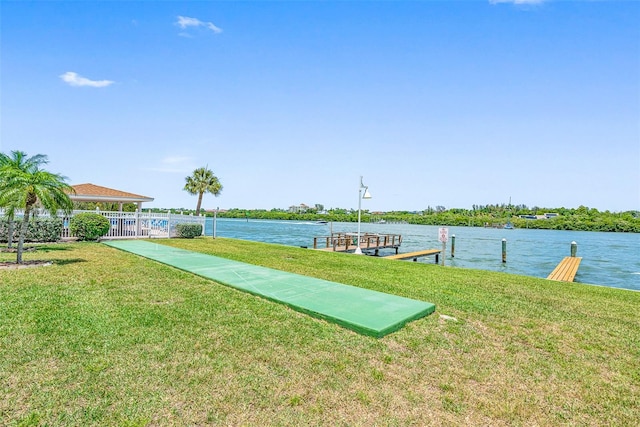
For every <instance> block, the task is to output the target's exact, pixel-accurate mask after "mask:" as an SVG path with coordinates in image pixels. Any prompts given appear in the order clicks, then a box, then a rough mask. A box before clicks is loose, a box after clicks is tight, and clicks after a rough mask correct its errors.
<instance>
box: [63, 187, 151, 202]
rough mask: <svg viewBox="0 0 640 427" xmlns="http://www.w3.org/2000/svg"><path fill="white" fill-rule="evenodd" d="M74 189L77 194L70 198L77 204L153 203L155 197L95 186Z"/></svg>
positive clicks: (71, 195)
mask: <svg viewBox="0 0 640 427" xmlns="http://www.w3.org/2000/svg"><path fill="white" fill-rule="evenodd" d="M72 187H73V189H74V190H75V194H70V195H69V198H70V199H71V200H73V201H75V202H119V203H142V202H153V197H147V196H141V195H139V194H133V193H127V192H126V191H120V190H115V189H113V188H107V187H101V186H99V185H95V184H77V185H72Z"/></svg>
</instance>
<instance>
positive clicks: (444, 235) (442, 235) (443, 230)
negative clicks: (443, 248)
mask: <svg viewBox="0 0 640 427" xmlns="http://www.w3.org/2000/svg"><path fill="white" fill-rule="evenodd" d="M438 237H439V240H440V242H442V243H447V240H449V229H448V228H447V227H440V228H439V229H438ZM443 255H444V254H443Z"/></svg>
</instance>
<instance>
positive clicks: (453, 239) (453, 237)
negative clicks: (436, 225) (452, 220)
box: [451, 234, 456, 258]
mask: <svg viewBox="0 0 640 427" xmlns="http://www.w3.org/2000/svg"><path fill="white" fill-rule="evenodd" d="M455 256H456V235H455V234H452V235H451V258H453V257H455Z"/></svg>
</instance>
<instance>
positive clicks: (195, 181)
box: [184, 166, 222, 215]
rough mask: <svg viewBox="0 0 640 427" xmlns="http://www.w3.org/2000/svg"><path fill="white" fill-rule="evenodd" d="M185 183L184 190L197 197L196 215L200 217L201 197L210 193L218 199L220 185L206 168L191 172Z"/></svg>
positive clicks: (220, 189)
mask: <svg viewBox="0 0 640 427" xmlns="http://www.w3.org/2000/svg"><path fill="white" fill-rule="evenodd" d="M185 180H186V181H187V183H186V184H185V185H184V190H185V191H187V192H188V193H189V194H191V195H196V194H197V195H198V205H197V206H196V215H200V207H201V206H202V196H203V195H204V193H211V194H213V195H214V196H216V197H218V195H219V194H220V192H221V191H222V184H220V181H219V180H218V178H217V177H216V176H215V175H214V174H213V172H212V171H211V170H210V169H209V168H208V167H206V166H205V167H203V168H198V169H196V170H194V171H193V175H191V176H188V177H186V178H185Z"/></svg>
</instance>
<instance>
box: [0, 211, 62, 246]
mask: <svg viewBox="0 0 640 427" xmlns="http://www.w3.org/2000/svg"><path fill="white" fill-rule="evenodd" d="M21 227H22V218H16V219H15V221H14V223H13V239H12V240H13V241H14V242H17V241H18V237H19V235H20V228H21ZM8 231H9V223H8V221H7V219H6V218H2V219H0V242H3V243H6V242H7V241H8V239H7V233H8ZM61 234H62V219H60V218H38V217H36V218H32V219H31V220H30V221H29V227H28V228H27V234H26V236H25V238H24V241H25V242H40V243H43V242H57V241H58V240H60V236H61Z"/></svg>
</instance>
